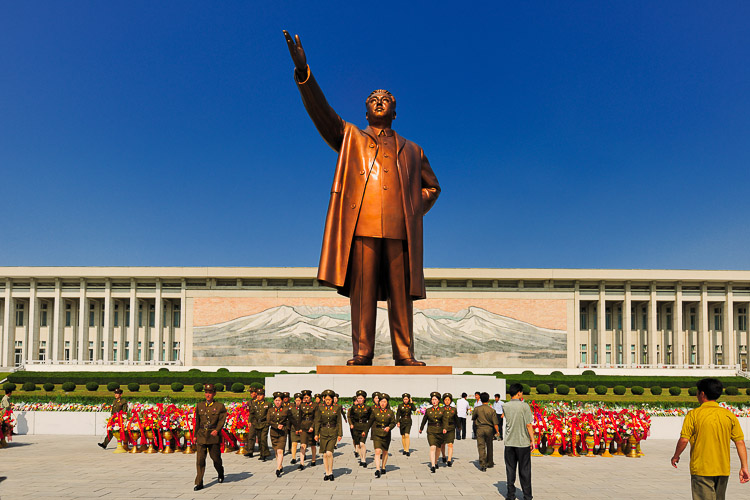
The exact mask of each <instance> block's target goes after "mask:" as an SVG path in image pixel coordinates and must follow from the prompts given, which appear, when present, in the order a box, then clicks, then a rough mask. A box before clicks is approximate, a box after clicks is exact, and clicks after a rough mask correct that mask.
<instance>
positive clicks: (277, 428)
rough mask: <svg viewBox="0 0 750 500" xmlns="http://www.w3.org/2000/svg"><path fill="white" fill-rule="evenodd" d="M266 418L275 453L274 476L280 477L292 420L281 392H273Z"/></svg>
mask: <svg viewBox="0 0 750 500" xmlns="http://www.w3.org/2000/svg"><path fill="white" fill-rule="evenodd" d="M266 420H267V421H268V433H269V435H270V437H271V447H272V448H273V451H274V452H275V453H276V477H281V472H282V469H283V466H282V462H283V460H284V448H286V438H287V434H288V433H289V428H290V427H291V421H292V414H291V412H290V411H289V408H288V407H287V406H286V405H284V400H283V393H281V392H274V393H273V406H272V407H271V408H270V409H269V410H268V414H267V416H266Z"/></svg>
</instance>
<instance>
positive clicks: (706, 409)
mask: <svg viewBox="0 0 750 500" xmlns="http://www.w3.org/2000/svg"><path fill="white" fill-rule="evenodd" d="M680 437H683V438H685V439H688V440H689V441H690V474H691V475H693V476H728V475H729V442H730V441H743V440H744V439H745V436H744V435H743V434H742V429H741V428H740V423H739V421H738V420H737V417H736V416H735V415H734V414H733V413H732V412H731V411H729V410H727V409H726V408H722V407H721V406H719V403H717V402H716V401H706V402H705V403H703V404H702V405H700V406H699V407H698V408H694V409H692V410H690V411H689V412H688V414H687V415H685V421H684V422H683V423H682V432H680Z"/></svg>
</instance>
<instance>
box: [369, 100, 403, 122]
mask: <svg viewBox="0 0 750 500" xmlns="http://www.w3.org/2000/svg"><path fill="white" fill-rule="evenodd" d="M365 106H366V108H367V121H368V122H370V123H373V122H375V123H379V124H380V123H384V122H385V123H390V122H391V121H393V119H394V118H396V101H395V100H394V99H393V97H392V96H390V95H388V94H382V93H379V94H373V95H371V96H370V97H368V98H367V101H365Z"/></svg>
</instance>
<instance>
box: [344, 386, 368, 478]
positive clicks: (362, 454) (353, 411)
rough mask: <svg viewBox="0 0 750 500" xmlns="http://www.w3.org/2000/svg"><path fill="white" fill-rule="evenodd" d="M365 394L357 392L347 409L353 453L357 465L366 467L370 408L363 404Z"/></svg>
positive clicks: (365, 397)
mask: <svg viewBox="0 0 750 500" xmlns="http://www.w3.org/2000/svg"><path fill="white" fill-rule="evenodd" d="M366 399H367V393H366V392H365V391H363V390H359V391H357V394H356V397H355V399H354V404H353V405H352V407H351V408H349V429H351V431H352V441H354V453H355V454H356V456H357V458H358V459H359V465H361V466H362V467H367V444H366V439H367V431H368V430H369V427H367V426H368V424H369V422H370V414H371V413H372V408H371V407H369V406H367V405H366V404H365V400H366Z"/></svg>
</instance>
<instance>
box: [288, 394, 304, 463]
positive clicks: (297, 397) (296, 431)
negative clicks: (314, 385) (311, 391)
mask: <svg viewBox="0 0 750 500" xmlns="http://www.w3.org/2000/svg"><path fill="white" fill-rule="evenodd" d="M301 409H302V393H300V392H297V393H295V394H294V404H292V405H291V406H290V407H289V411H290V412H291V414H292V421H291V424H292V427H291V428H290V429H289V436H290V437H291V439H292V464H296V463H297V449H299V443H300V441H299V440H300V434H301V430H300V426H299V424H300V422H302V418H301V416H302V413H301Z"/></svg>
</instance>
